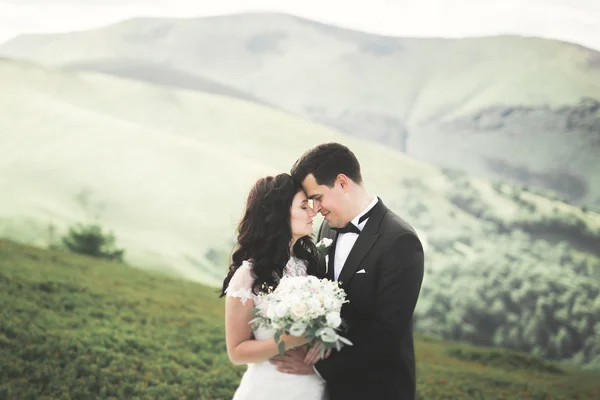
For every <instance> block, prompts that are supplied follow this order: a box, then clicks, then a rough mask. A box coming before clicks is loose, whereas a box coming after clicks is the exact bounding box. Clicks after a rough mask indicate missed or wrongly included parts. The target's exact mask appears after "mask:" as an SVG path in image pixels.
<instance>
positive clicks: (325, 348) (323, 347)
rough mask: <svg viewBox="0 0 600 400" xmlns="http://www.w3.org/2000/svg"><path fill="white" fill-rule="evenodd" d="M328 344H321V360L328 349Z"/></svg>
mask: <svg viewBox="0 0 600 400" xmlns="http://www.w3.org/2000/svg"><path fill="white" fill-rule="evenodd" d="M327 347H329V346H321V360H322V359H323V358H325V352H326V351H327V350H328V348H327Z"/></svg>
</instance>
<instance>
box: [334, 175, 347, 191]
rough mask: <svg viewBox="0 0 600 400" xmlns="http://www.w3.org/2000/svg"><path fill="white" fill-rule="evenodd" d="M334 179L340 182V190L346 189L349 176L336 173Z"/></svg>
mask: <svg viewBox="0 0 600 400" xmlns="http://www.w3.org/2000/svg"><path fill="white" fill-rule="evenodd" d="M336 181H337V183H339V184H340V186H341V188H342V190H344V191H346V190H348V188H349V183H350V182H349V181H350V178H348V177H347V176H346V175H344V174H338V176H337V178H336Z"/></svg>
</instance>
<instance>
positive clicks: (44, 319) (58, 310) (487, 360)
mask: <svg viewBox="0 0 600 400" xmlns="http://www.w3.org/2000/svg"><path fill="white" fill-rule="evenodd" d="M0 302H1V304H2V308H1V310H0V359H2V363H0V398H2V399H38V398H39V399H58V398H65V399H67V398H72V399H82V398H85V399H94V398H115V399H123V398H139V399H192V398H193V399H230V398H231V396H232V394H233V391H234V390H235V387H236V385H237V383H238V381H239V378H240V376H241V374H242V373H243V370H244V367H243V366H240V367H234V366H232V365H231V364H230V363H229V360H228V359H227V355H226V352H225V344H224V330H223V301H222V300H220V299H217V294H216V293H215V290H214V289H212V288H208V287H206V286H202V285H201V284H197V283H192V282H189V281H183V280H176V279H172V278H169V277H166V276H164V275H159V274H153V273H149V272H143V271H140V270H138V269H134V268H129V267H126V266H123V265H120V264H115V263H109V262H103V261H98V260H95V259H91V258H87V257H83V256H79V255H72V254H68V253H62V252H58V251H48V250H42V249H39V248H34V247H29V246H25V245H20V244H15V243H14V242H11V241H6V240H0ZM417 363H418V391H419V399H421V400H430V399H432V400H436V399H447V400H449V399H478V400H480V399H486V400H493V399H524V398H525V399H527V398H530V399H540V400H542V399H544V400H549V399H553V400H588V399H590V400H591V399H595V398H597V396H598V394H599V393H600V384H599V383H598V381H597V378H596V376H592V375H591V374H590V373H585V372H582V371H577V370H571V369H569V368H566V367H561V366H559V365H553V364H549V363H546V362H543V361H540V360H538V359H536V358H531V357H527V356H524V355H521V354H519V353H513V352H509V351H504V350H501V349H486V348H477V347H472V346H468V345H464V344H459V343H452V342H444V341H439V340H434V339H431V338H427V337H424V336H421V335H418V337H417Z"/></svg>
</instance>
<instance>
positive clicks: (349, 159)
mask: <svg viewBox="0 0 600 400" xmlns="http://www.w3.org/2000/svg"><path fill="white" fill-rule="evenodd" d="M310 174H312V175H313V176H314V177H315V180H316V181H317V184H319V185H326V186H329V187H333V185H334V183H335V179H336V178H337V176H338V175H339V174H344V175H346V176H347V177H348V178H350V179H352V180H353V181H354V182H356V183H362V175H361V173H360V164H359V162H358V159H357V158H356V156H355V155H354V153H352V152H351V151H350V149H349V148H347V147H346V146H344V145H342V144H339V143H324V144H320V145H318V146H316V147H313V148H312V149H309V150H307V151H306V152H305V153H304V154H302V156H300V158H299V159H298V160H297V161H296V162H295V163H294V166H293V167H292V170H291V175H292V177H293V178H294V179H295V180H296V181H297V182H303V181H304V179H306V177H307V176H308V175H310Z"/></svg>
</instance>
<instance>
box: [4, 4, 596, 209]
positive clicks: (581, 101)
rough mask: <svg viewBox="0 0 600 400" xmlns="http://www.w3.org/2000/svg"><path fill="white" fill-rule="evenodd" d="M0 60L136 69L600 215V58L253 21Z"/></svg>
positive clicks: (168, 29)
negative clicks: (209, 87)
mask: <svg viewBox="0 0 600 400" xmlns="http://www.w3.org/2000/svg"><path fill="white" fill-rule="evenodd" d="M0 55H5V56H8V57H13V58H19V59H28V60H35V61H37V62H42V63H45V64H49V65H55V66H66V67H69V66H72V65H77V66H78V68H86V69H90V70H103V71H105V72H108V73H115V74H117V75H122V74H123V70H124V69H127V66H128V65H129V66H131V60H135V65H136V67H135V70H131V69H129V70H128V73H127V75H128V76H129V77H135V78H137V79H140V80H147V81H151V82H160V83H163V84H164V83H169V82H170V83H171V84H174V85H175V86H181V85H182V84H183V85H186V82H189V84H187V87H188V88H190V89H199V90H204V89H203V88H202V85H198V84H197V83H195V82H194V79H192V78H191V76H195V77H198V78H199V79H203V80H208V81H210V82H215V83H217V84H219V85H223V86H225V87H228V88H230V89H231V90H236V91H239V92H241V93H245V94H246V95H247V96H252V98H256V99H260V100H259V101H261V102H265V103H267V104H271V105H276V106H277V107H279V108H281V109H283V110H286V111H288V112H290V113H292V114H294V115H298V116H301V117H304V118H308V119H310V120H312V121H315V122H318V123H321V124H326V125H328V126H331V127H334V128H336V129H337V130H340V131H342V132H343V133H345V134H347V135H348V136H353V137H360V138H366V139H369V140H374V141H377V142H379V143H382V144H385V145H388V146H391V147H393V148H396V149H399V150H401V151H404V152H406V153H407V154H408V155H411V156H413V157H416V158H418V159H420V160H423V161H426V162H430V163H433V164H436V165H438V166H443V167H447V168H454V169H460V170H463V171H466V172H467V173H469V174H471V175H474V176H479V177H485V178H489V179H495V180H509V181H512V182H515V183H520V184H524V185H527V186H531V187H534V188H540V189H546V190H548V191H551V192H553V193H555V194H557V195H559V196H560V197H561V198H563V199H567V200H569V201H571V202H574V203H576V204H583V205H587V206H588V207H593V208H595V209H599V207H600V177H599V176H598V172H596V171H600V161H599V160H600V159H599V158H598V157H597V154H598V153H599V152H600V62H599V60H600V53H598V52H596V51H594V50H591V49H587V48H583V47H581V46H577V45H573V44H569V43H564V42H559V41H555V40H548V39H540V38H528V37H517V36H499V37H483V38H470V39H422V38H397V37H384V36H377V35H373V34H367V33H363V32H358V31H352V30H348V29H342V28H338V27H335V26H330V25H325V24H321V23H317V22H314V21H311V20H307V19H302V18H298V17H293V16H289V15H284V14H263V13H250V14H238V15H228V16H220V17H209V18H194V19H149V18H140V19H133V20H128V21H124V22H122V23H118V24H115V25H111V26H108V27H105V28H102V29H97V30H91V31H86V32H75V33H68V34H53V35H25V36H21V37H17V38H15V39H14V40H12V41H10V42H8V43H6V44H5V45H3V46H1V47H0ZM107 63H108V64H110V65H111V68H103V67H102V66H104V65H106V64H107ZM148 69H151V70H152V71H153V72H152V73H151V74H149V73H147V70H148ZM182 74H183V75H184V76H186V78H185V79H180V78H181V76H182Z"/></svg>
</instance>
